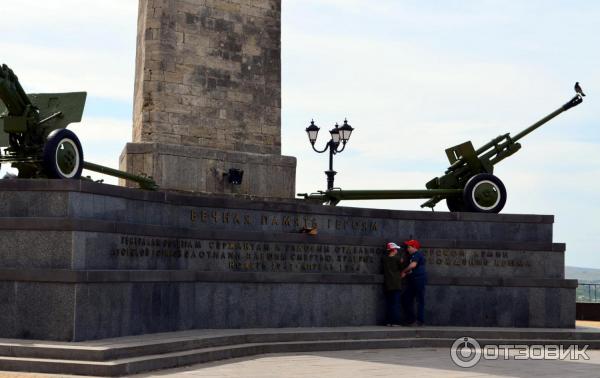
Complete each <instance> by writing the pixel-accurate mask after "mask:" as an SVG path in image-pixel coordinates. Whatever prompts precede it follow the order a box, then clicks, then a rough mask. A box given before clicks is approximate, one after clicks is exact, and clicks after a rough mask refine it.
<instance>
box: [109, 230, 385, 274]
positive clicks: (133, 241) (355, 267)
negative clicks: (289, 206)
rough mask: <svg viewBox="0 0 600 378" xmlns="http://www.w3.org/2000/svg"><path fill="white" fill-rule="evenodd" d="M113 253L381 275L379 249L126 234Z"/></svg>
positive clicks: (210, 265) (219, 265)
mask: <svg viewBox="0 0 600 378" xmlns="http://www.w3.org/2000/svg"><path fill="white" fill-rule="evenodd" d="M111 255H112V256H113V257H116V258H120V259H127V260H142V259H146V260H174V261H177V262H184V264H183V265H184V266H183V267H186V266H187V267H189V268H194V269H198V268H200V269H211V270H212V269H215V270H226V271H267V272H319V273H320V272H325V273H327V272H331V273H366V274H369V273H370V274H376V273H378V272H379V269H380V265H379V264H380V259H379V257H380V255H381V251H380V249H379V248H376V247H354V246H339V245H338V246H331V245H324V244H295V243H277V242H248V241H216V240H190V239H171V238H152V237H138V236H121V237H120V239H119V243H118V244H117V246H116V247H115V248H113V249H112V252H111ZM178 267H181V264H178Z"/></svg>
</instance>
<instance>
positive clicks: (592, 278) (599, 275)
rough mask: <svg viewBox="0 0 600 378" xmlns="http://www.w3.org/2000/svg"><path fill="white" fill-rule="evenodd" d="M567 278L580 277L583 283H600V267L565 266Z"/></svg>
mask: <svg viewBox="0 0 600 378" xmlns="http://www.w3.org/2000/svg"><path fill="white" fill-rule="evenodd" d="M565 278H567V279H578V280H579V282H581V283H600V269H592V268H578V267H575V266H567V267H565Z"/></svg>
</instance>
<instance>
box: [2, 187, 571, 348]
mask: <svg viewBox="0 0 600 378" xmlns="http://www.w3.org/2000/svg"><path fill="white" fill-rule="evenodd" d="M0 198H1V199H2V200H1V201H0V204H1V205H0V337H4V338H31V339H43V340H62V341H81V340H91V339H101V338H109V337H119V336H127V335H138V334H147V333H155V332H168V331H177V330H188V329H203V328H210V329H214V328H279V327H339V326H364V325H376V324H381V323H382V322H383V317H384V305H383V285H382V281H383V280H382V276H381V274H380V273H381V265H380V263H381V256H382V254H383V253H384V248H383V247H384V245H385V242H387V241H390V240H393V241H401V240H403V239H406V238H408V237H409V236H411V235H412V236H413V237H414V238H417V239H419V240H421V242H422V244H423V250H424V252H425V254H426V257H427V269H428V272H429V284H428V287H427V294H426V321H427V323H428V324H430V325H457V326H500V327H549V328H556V327H560V328H573V327H574V326H575V288H576V286H577V281H576V280H565V279H564V251H565V245H564V244H555V243H553V242H552V223H553V217H552V216H541V215H506V214H474V213H445V212H437V213H432V212H424V211H423V212H421V211H390V210H374V209H358V208H347V207H327V206H319V205H310V204H307V203H305V202H303V201H300V200H280V201H262V200H261V201H259V200H246V199H237V198H232V197H217V196H214V195H212V196H203V195H182V194H176V193H169V192H149V191H143V190H139V189H129V188H122V187H115V186H110V185H103V184H97V183H92V182H86V181H76V180H2V181H0ZM304 227H317V230H318V234H317V235H309V234H305V233H301V232H300V230H301V229H302V228H304Z"/></svg>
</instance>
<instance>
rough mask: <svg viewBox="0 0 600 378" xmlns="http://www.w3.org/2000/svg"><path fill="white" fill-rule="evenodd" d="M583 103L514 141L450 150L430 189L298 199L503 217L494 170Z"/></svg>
mask: <svg viewBox="0 0 600 378" xmlns="http://www.w3.org/2000/svg"><path fill="white" fill-rule="evenodd" d="M582 101H583V99H582V97H581V95H580V94H577V95H576V96H575V97H573V98H572V99H571V100H569V101H568V102H567V103H566V104H564V105H563V106H561V107H560V108H558V109H556V110H555V111H553V112H552V113H550V114H548V115H547V116H545V117H544V118H542V119H540V120H539V121H537V122H536V123H534V124H533V125H531V126H529V127H528V128H526V129H525V130H523V131H521V132H520V133H518V134H517V135H515V136H514V137H511V136H510V134H509V133H507V134H504V135H500V136H498V137H496V138H494V139H492V140H491V141H489V142H488V143H486V144H485V145H483V146H482V147H480V148H478V149H477V150H475V148H474V147H473V144H472V143H471V142H470V141H468V142H465V143H461V144H459V145H456V146H454V147H450V148H448V149H446V156H447V157H448V160H449V161H450V166H449V167H448V169H446V171H445V172H444V174H443V175H442V176H439V177H435V178H433V179H431V180H430V181H429V182H427V183H426V184H425V187H426V189H415V190H341V189H339V188H334V189H331V190H327V191H319V192H317V193H311V194H307V193H298V196H301V197H304V198H305V199H306V200H309V201H313V202H319V203H329V204H330V205H334V206H335V205H337V204H338V203H339V202H340V201H342V200H373V199H419V198H426V199H428V201H426V202H425V203H423V204H422V205H421V207H429V208H431V209H432V210H433V208H434V207H435V205H436V204H437V203H438V202H440V201H442V200H444V199H445V200H446V204H447V206H448V209H449V210H450V211H452V212H458V211H470V212H479V213H499V212H500V211H501V210H502V208H503V207H504V205H505V203H506V188H505V186H504V184H503V183H502V181H501V180H500V179H499V178H498V177H496V176H494V174H493V173H494V166H495V165H496V164H498V163H499V162H501V161H502V160H504V159H506V158H507V157H509V156H511V155H513V154H514V153H516V152H517V151H519V149H520V148H521V144H520V143H517V142H518V141H519V140H520V139H522V138H523V137H525V136H526V135H527V134H529V133H531V132H532V131H534V130H535V129H537V128H539V127H540V126H542V125H544V124H545V123H547V122H548V121H550V120H551V119H553V118H554V117H556V116H558V115H559V114H561V113H562V112H565V111H567V110H569V109H571V108H572V107H574V106H577V105H579V104H580V103H581V102H582Z"/></svg>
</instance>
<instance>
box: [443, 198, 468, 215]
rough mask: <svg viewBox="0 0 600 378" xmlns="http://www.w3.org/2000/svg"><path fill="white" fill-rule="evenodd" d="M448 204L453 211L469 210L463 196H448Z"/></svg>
mask: <svg viewBox="0 0 600 378" xmlns="http://www.w3.org/2000/svg"><path fill="white" fill-rule="evenodd" d="M446 206H448V210H450V211H451V212H453V213H457V212H460V211H467V206H466V205H465V201H464V200H463V199H462V197H456V196H454V197H448V198H446Z"/></svg>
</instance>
